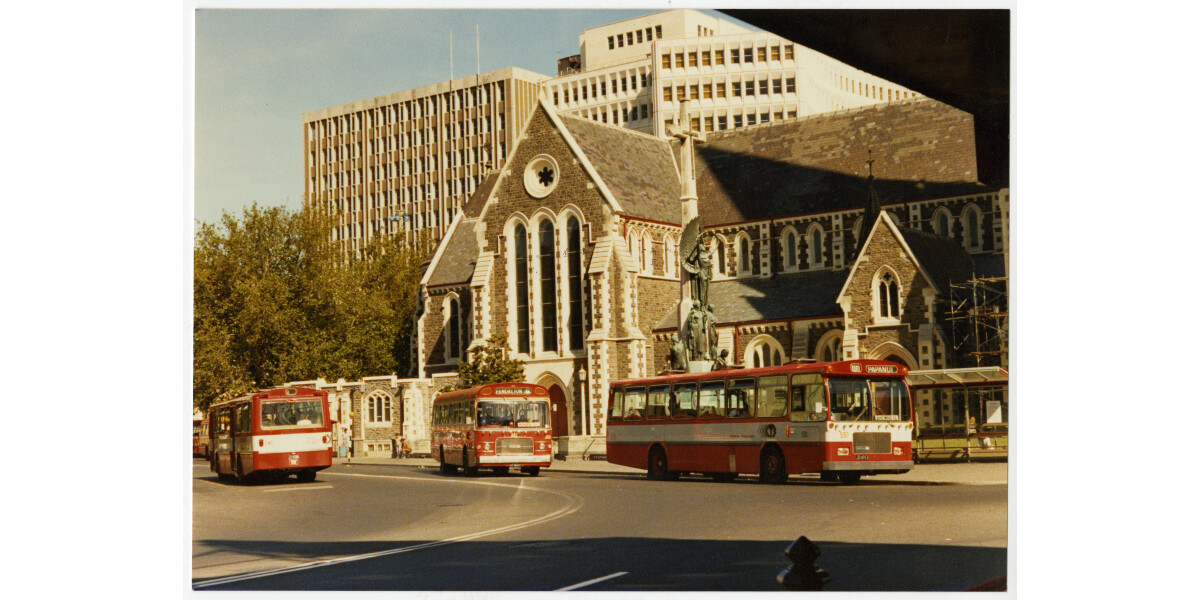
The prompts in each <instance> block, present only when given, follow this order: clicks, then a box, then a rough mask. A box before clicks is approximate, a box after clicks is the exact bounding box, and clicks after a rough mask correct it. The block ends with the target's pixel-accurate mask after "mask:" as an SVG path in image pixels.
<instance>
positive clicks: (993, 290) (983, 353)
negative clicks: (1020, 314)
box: [946, 277, 1008, 367]
mask: <svg viewBox="0 0 1200 600" xmlns="http://www.w3.org/2000/svg"><path fill="white" fill-rule="evenodd" d="M946 320H947V321H949V323H950V335H951V342H952V344H953V347H954V351H955V354H957V355H958V356H964V357H967V358H968V360H973V361H974V365H963V366H976V367H983V366H999V367H1006V366H1008V278H1007V277H974V278H972V279H969V280H967V281H966V282H964V283H961V284H957V283H952V284H950V309H949V310H948V311H947V313H946Z"/></svg>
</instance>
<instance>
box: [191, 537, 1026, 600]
mask: <svg viewBox="0 0 1200 600" xmlns="http://www.w3.org/2000/svg"><path fill="white" fill-rule="evenodd" d="M795 533H796V535H797V536H799V535H800V534H803V532H795ZM793 539H795V538H792V539H779V540H770V541H745V540H704V539H699V540H681V539H657V538H628V537H621V538H594V539H579V540H542V541H538V540H533V541H528V540H527V541H521V542H478V541H472V542H460V543H454V544H447V545H442V546H437V547H433V548H425V549H421V550H418V551H416V552H404V553H393V554H387V555H384V556H379V557H374V558H369V559H365V560H355V561H349V562H342V563H337V564H331V565H327V566H322V567H318V568H312V569H306V570H300V571H295V572H289V573H282V574H276V575H271V576H267V577H262V578H255V579H248V580H244V581H239V582H235V583H229V584H224V585H219V586H213V587H209V588H206V589H215V590H234V589H236V590H313V591H351V590H375V591H397V590H405V591H553V590H559V589H562V588H565V587H568V586H572V585H575V584H578V583H580V582H584V581H590V580H592V579H596V578H601V577H605V576H608V575H611V574H614V573H617V572H622V571H624V572H627V574H626V575H622V576H618V577H613V578H611V579H607V580H605V581H602V582H599V583H597V584H594V585H591V586H588V587H587V588H586V590H587V591H782V590H783V588H782V586H780V585H779V584H778V583H776V582H775V576H776V575H777V574H778V573H779V572H780V571H781V570H782V569H783V568H784V567H786V566H788V565H789V564H790V563H789V562H788V560H787V558H786V557H785V556H784V554H783V550H784V548H786V547H787V546H788V544H790V543H791V542H792V541H793ZM813 541H814V542H815V543H816V544H817V546H818V547H819V548H820V550H821V556H820V558H818V559H817V561H816V564H817V566H818V567H820V568H822V569H824V570H825V571H826V572H827V573H829V575H830V576H831V577H832V581H831V583H830V584H829V585H827V586H826V587H825V591H956V590H965V589H966V588H968V587H971V586H974V585H977V584H980V583H982V582H985V581H988V580H990V579H993V578H995V577H999V576H1002V575H1005V574H1006V571H1007V566H1008V551H1007V549H1006V548H979V547H971V546H940V545H939V546H933V545H913V544H853V543H844V542H833V541H822V540H819V539H816V540H813ZM424 543H427V542H424V541H417V540H409V541H395V542H318V541H314V542H282V541H243V540H198V541H197V545H198V546H199V548H201V549H202V550H200V553H201V554H204V553H208V552H235V553H239V554H243V555H252V556H256V557H260V558H277V559H285V560H290V561H296V562H311V561H318V560H323V559H330V558H333V557H339V556H342V557H348V556H357V555H363V554H369V553H374V552H386V551H390V550H396V549H400V548H407V547H412V546H417V545H421V544H424ZM204 581H205V580H203V579H197V580H195V581H193V584H201V583H203V582H204Z"/></svg>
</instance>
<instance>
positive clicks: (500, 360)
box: [458, 335, 525, 388]
mask: <svg viewBox="0 0 1200 600" xmlns="http://www.w3.org/2000/svg"><path fill="white" fill-rule="evenodd" d="M470 354H471V357H470V359H468V360H466V361H464V362H460V363H458V379H459V384H458V386H459V388H470V387H475V386H477V385H484V384H488V383H503V382H506V381H524V380H525V363H523V362H521V361H519V360H517V359H515V358H508V338H507V337H506V336H503V335H493V336H492V337H490V338H488V339H487V342H486V343H485V344H484V345H482V346H475V347H474V348H471V352H470Z"/></svg>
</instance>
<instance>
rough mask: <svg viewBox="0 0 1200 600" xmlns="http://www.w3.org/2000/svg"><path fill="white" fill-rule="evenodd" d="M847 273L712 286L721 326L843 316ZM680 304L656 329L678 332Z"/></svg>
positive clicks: (779, 276)
mask: <svg viewBox="0 0 1200 600" xmlns="http://www.w3.org/2000/svg"><path fill="white" fill-rule="evenodd" d="M846 275H847V271H808V272H803V273H786V274H777V275H775V276H774V277H770V278H766V279H763V278H758V277H754V278H746V279H726V280H724V281H714V282H712V283H710V284H709V286H708V297H709V300H710V301H711V303H712V305H713V308H714V313H715V314H716V317H717V324H718V325H729V324H732V323H749V322H753V321H770V320H780V319H804V318H810V317H827V316H829V317H841V316H842V308H841V307H840V306H838V303H837V302H836V299H837V295H838V292H839V291H840V290H841V288H842V284H843V283H845V282H846ZM678 306H679V305H678V303H676V304H675V305H674V306H672V307H671V309H670V310H669V311H667V313H666V314H665V315H663V317H662V318H660V319H659V320H658V323H656V324H655V325H654V329H655V330H662V329H675V328H676V327H678V323H677V322H676V320H675V319H676V309H677V307H678Z"/></svg>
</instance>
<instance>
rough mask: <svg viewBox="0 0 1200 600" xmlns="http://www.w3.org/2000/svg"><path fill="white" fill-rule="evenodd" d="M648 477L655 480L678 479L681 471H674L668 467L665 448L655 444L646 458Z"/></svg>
mask: <svg viewBox="0 0 1200 600" xmlns="http://www.w3.org/2000/svg"><path fill="white" fill-rule="evenodd" d="M646 461H647V465H646V477H649V478H650V479H653V480H655V481H667V480H669V479H677V478H678V477H679V473H672V472H671V471H670V469H668V468H667V453H666V452H663V449H662V448H660V447H658V446H655V447H654V448H653V449H651V450H650V455H649V456H648V457H647V459H646Z"/></svg>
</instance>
